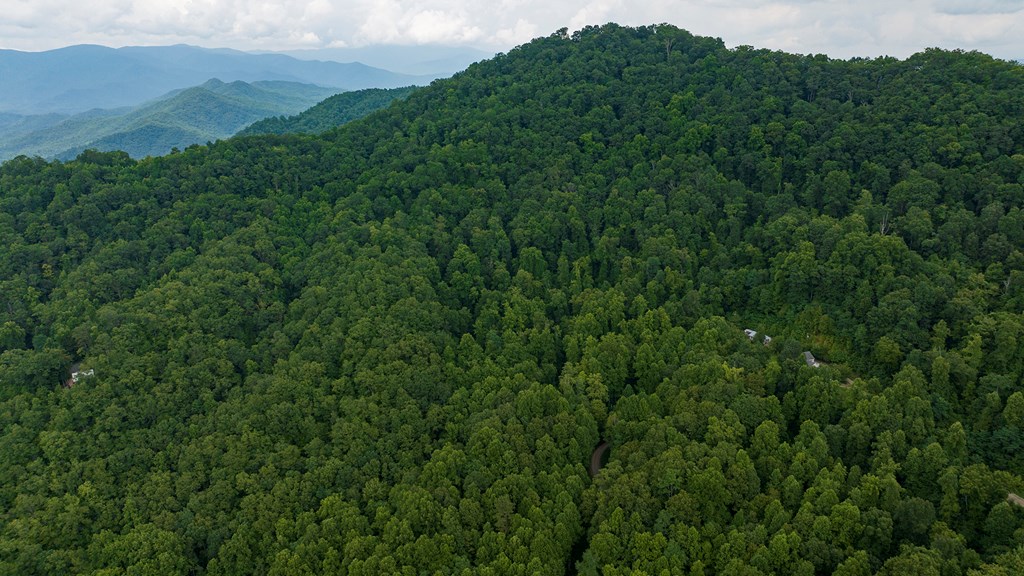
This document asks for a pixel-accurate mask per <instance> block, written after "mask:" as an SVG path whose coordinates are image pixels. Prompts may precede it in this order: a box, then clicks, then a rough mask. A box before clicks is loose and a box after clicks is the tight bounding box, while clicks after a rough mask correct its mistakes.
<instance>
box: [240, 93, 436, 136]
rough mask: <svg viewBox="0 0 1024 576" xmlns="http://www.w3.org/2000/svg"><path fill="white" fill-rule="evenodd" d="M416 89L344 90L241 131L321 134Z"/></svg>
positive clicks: (253, 133)
mask: <svg viewBox="0 0 1024 576" xmlns="http://www.w3.org/2000/svg"><path fill="white" fill-rule="evenodd" d="M417 88H418V87H417V86H406V87H405V88H390V89H389V88H367V89H365V90H354V91H352V92H342V93H341V94H335V95H333V96H331V97H329V98H327V99H325V100H324V101H323V102H320V103H319V104H317V105H316V106H313V107H312V108H310V109H308V110H305V111H303V112H301V113H300V114H296V115H295V116H274V117H271V118H264V119H262V120H260V121H258V122H253V123H252V124H251V125H250V126H247V127H246V128H245V129H243V130H241V131H240V132H238V134H239V135H241V136H252V135H256V134H320V133H323V132H326V131H328V130H330V129H331V128H337V127H338V126H341V125H342V124H345V123H348V122H351V121H353V120H357V119H359V118H362V117H363V116H366V115H368V114H371V113H373V112H376V111H377V110H380V109H381V108H385V107H387V106H388V105H390V104H391V102H392V101H394V100H404V99H405V98H407V97H408V96H409V94H412V93H413V91H414V90H416V89H417Z"/></svg>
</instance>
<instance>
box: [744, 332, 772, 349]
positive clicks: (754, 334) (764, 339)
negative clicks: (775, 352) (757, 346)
mask: <svg viewBox="0 0 1024 576" xmlns="http://www.w3.org/2000/svg"><path fill="white" fill-rule="evenodd" d="M743 333H744V334H746V335H747V338H749V339H750V341H751V342H754V341H756V340H757V330H751V329H750V328H747V329H746V330H744V331H743ZM771 341H772V337H771V336H762V337H761V343H762V344H764V345H765V346H767V345H768V344H770V343H771Z"/></svg>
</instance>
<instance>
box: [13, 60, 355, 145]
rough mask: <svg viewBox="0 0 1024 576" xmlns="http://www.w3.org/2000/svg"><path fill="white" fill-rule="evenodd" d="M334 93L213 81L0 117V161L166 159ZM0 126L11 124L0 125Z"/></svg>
mask: <svg viewBox="0 0 1024 576" xmlns="http://www.w3.org/2000/svg"><path fill="white" fill-rule="evenodd" d="M337 92H338V90H337V89H335V88H325V87H322V86H316V85H312V84H300V83H295V82H282V81H261V82H253V83H246V82H241V81H234V82H222V81H221V80H216V79H215V80H210V81H207V82H205V83H204V84H202V85H200V86H194V87H191V88H187V89H184V90H174V91H171V92H169V93H167V94H165V95H163V96H162V97H160V98H158V99H155V100H153V101H150V102H147V103H145V104H142V105H139V106H135V107H123V108H117V109H94V110H90V111H87V112H83V113H80V114H75V115H73V116H66V117H61V116H57V115H52V114H51V115H46V116H31V117H21V118H20V120H19V119H18V118H16V117H14V115H10V114H7V115H0V129H2V133H0V159H7V158H12V157H14V156H17V155H20V154H24V155H26V156H42V157H44V158H54V157H56V158H61V159H66V158H69V157H74V156H76V155H77V154H78V153H79V152H81V151H82V150H85V149H86V148H95V149H98V150H124V151H126V152H128V154H130V155H131V156H133V157H135V158H140V157H144V156H154V155H160V154H166V153H167V152H169V151H170V150H171V149H172V148H185V147H187V146H190V145H192V144H198V143H205V142H207V141H212V140H218V139H221V138H227V137H228V136H231V135H232V134H234V133H235V132H238V131H239V130H241V129H242V128H244V127H246V126H248V125H250V124H252V123H253V122H255V121H257V120H260V119H263V118H267V117H271V116H280V115H282V114H296V113H298V112H301V111H303V110H306V109H308V108H309V107H311V106H313V105H314V104H316V103H317V102H320V101H322V100H324V99H325V98H327V97H328V96H331V95H333V94H335V93H337ZM4 122H7V123H8V124H9V126H8V127H6V128H4ZM26 126H27V127H33V126H35V127H37V129H34V130H26V129H25V127H26Z"/></svg>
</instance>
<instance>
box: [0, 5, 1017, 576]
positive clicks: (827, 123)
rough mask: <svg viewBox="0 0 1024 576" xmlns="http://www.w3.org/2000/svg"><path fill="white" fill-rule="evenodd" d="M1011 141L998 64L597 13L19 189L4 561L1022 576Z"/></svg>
mask: <svg viewBox="0 0 1024 576" xmlns="http://www.w3.org/2000/svg"><path fill="white" fill-rule="evenodd" d="M1021 117H1024V71H1022V69H1021V67H1020V66H1018V65H1015V64H1011V63H1006V62H1002V61H997V60H993V59H992V58H990V57H988V56H985V55H983V54H979V53H961V52H947V51H941V50H926V51H924V52H921V53H919V54H916V55H914V56H912V57H910V58H909V59H907V60H896V59H891V58H882V59H876V60H852V61H838V60H830V59H828V58H826V57H824V56H798V55H789V54H784V53H780V52H770V51H766V50H756V49H753V48H750V47H740V48H737V49H732V50H730V49H726V48H725V47H724V46H723V44H722V43H721V42H720V41H719V40H714V39H709V38H700V37H694V36H692V35H690V34H689V33H687V32H685V31H682V30H678V29H675V28H672V27H670V26H665V25H661V26H654V27H642V28H636V29H634V28H623V27H618V26H615V25H608V26H604V27H601V28H586V29H584V30H582V31H580V32H578V33H575V34H572V35H571V36H570V35H567V34H565V33H564V31H562V32H559V33H556V34H554V35H552V36H550V37H547V38H542V39H538V40H535V41H533V42H531V43H529V44H527V45H524V46H522V47H520V48H517V49H515V50H512V51H511V52H509V53H508V54H503V55H498V56H497V57H495V58H494V59H492V60H489V61H486V62H483V63H480V64H476V65H474V66H472V67H470V68H469V69H467V70H466V71H465V72H463V73H460V74H458V75H456V76H455V77H453V78H451V79H449V80H443V81H436V82H435V83H433V84H432V85H431V86H429V87H427V88H424V89H421V90H418V91H416V92H415V93H413V94H411V95H410V96H409V97H408V98H407V99H406V100H405V101H403V102H400V103H396V104H394V105H392V106H390V107H388V108H387V109H384V110H382V111H379V112H377V113H375V114H372V115H370V116H368V117H366V118H364V119H362V120H357V121H354V122H351V123H349V124H347V125H345V126H343V127H341V128H339V129H337V130H333V131H330V132H327V133H326V134H324V135H322V136H318V137H314V136H256V137H244V138H234V139H230V140H227V141H223V142H218V143H216V144H214V145H212V146H209V147H193V148H189V149H188V150H185V151H183V152H181V153H177V154H171V155H168V156H165V157H159V158H149V159H146V160H143V161H139V162H136V161H133V160H131V159H130V158H129V157H128V156H126V155H125V154H123V153H96V152H85V153H83V154H82V155H80V156H79V157H78V158H77V159H76V160H74V161H70V162H66V163H61V162H51V163H47V162H43V161H41V160H38V159H34V160H33V159H26V158H18V159H15V160H12V161H10V162H7V163H6V164H4V165H3V166H2V167H0V351H2V353H0V430H2V433H0V462H2V464H3V465H2V466H0V574H21V575H28V574H66V573H95V574H104V575H108V574H111V575H112V574H210V575H222V574H288V575H296V574H350V575H370V574H381V575H385V574H387V575H390V574H409V575H417V574H430V575H433V574H466V575H469V574H480V575H504V574H523V575H525V574H552V575H560V574H577V573H578V574H587V575H596V574H605V575H616V574H621V575H625V574H631V575H643V574H648V575H652V576H653V575H661V574H704V575H712V574H729V575H744V576H746V575H750V576H756V575H768V574H778V575H790V574H797V575H808V576H810V575H814V574H839V575H843V576H861V575H871V574H879V575H886V576H888V575H903V574H920V575H929V576H931V575H934V576H955V575H963V576H969V575H970V576H980V575H1010V574H1019V573H1021V571H1022V569H1024V508H1021V507H1020V506H1019V505H1018V504H1016V502H1017V500H1015V499H1014V498H1013V497H1011V494H1013V495H1016V494H1021V495H1024V452H1022V449H1024V432H1022V430H1024V393H1022V391H1021V385H1022V381H1021V374H1022V372H1024V344H1022V343H1024V317H1022V313H1024V253H1022V246H1024V212H1022V203H1024V190H1022V186H1024V124H1022V123H1021V122H1020V118H1021ZM744 329H750V330H755V331H757V332H758V334H757V335H756V336H754V337H753V338H748V336H747V335H746V334H745V333H744ZM763 335H769V336H771V341H770V342H768V343H767V344H765V343H764V340H763V339H762V336H763ZM804 352H810V353H812V354H813V356H814V357H816V358H817V360H818V361H820V362H819V363H818V365H817V366H816V367H815V366H811V365H809V364H808V362H806V361H805V357H804V355H803V353H804ZM73 364H75V365H76V370H77V371H78V372H79V374H82V373H87V371H88V370H92V371H93V375H92V376H91V377H85V376H82V377H80V378H79V380H78V382H77V383H74V382H70V383H65V382H66V381H67V380H68V374H69V368H70V366H72V365H73ZM69 384H70V385H69ZM602 440H605V441H608V442H609V444H610V450H609V452H608V453H607V454H608V455H607V463H606V464H605V465H604V467H603V468H602V469H601V470H600V472H598V474H597V475H596V476H595V477H593V478H591V476H590V475H589V474H588V471H587V465H588V463H589V460H590V457H591V453H592V451H593V449H594V447H595V446H596V445H597V444H598V443H599V442H600V441H602Z"/></svg>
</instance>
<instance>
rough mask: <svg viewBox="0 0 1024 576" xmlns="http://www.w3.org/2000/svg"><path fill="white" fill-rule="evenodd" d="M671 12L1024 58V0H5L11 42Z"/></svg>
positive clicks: (443, 25)
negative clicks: (850, 0)
mask: <svg viewBox="0 0 1024 576" xmlns="http://www.w3.org/2000/svg"><path fill="white" fill-rule="evenodd" d="M606 22H617V23H619V24H623V25H643V24H657V23H663V22H664V23H668V24H673V25H675V26H678V27H680V28H684V29H686V30H689V31H690V32H692V33H694V34H697V35H701V36H715V37H719V38H722V39H723V40H724V41H725V43H726V45H728V46H737V45H742V44H746V45H750V46H754V47H756V48H770V49H777V50H785V51H787V52H797V53H802V54H808V53H816V54H821V53H823V54H828V55H829V56H832V57H836V58H849V57H854V56H860V57H874V56H880V55H891V56H897V57H905V56H909V55H910V54H913V53H914V52H918V51H920V50H922V49H924V48H927V47H934V46H937V47H941V48H962V49H965V50H980V51H982V52H986V53H989V54H992V55H994V56H997V57H1000V58H1006V59H1014V60H1024V0H859V1H857V2H848V1H845V0H789V1H771V0H745V1H744V0H703V1H690V0H632V1H630V0H589V1H584V0H276V1H269V0H4V9H3V10H0V48H11V49H16V50H29V51H37V50H48V49H52V48H58V47H61V46H66V45H69V44H82V43H91V44H102V45H106V46H115V47H116V46H125V45H164V44H176V43H187V44H194V45H198V46H205V47H209V48H221V47H225V48H236V49H240V50H294V49H303V48H328V47H357V46H368V45H377V44H413V45H421V44H440V45H447V46H472V47H476V48H482V49H485V50H490V51H506V50H508V49H509V48H512V47H514V46H516V45H518V44H521V43H524V42H527V41H529V40H530V39H532V38H535V37H538V36H547V35H550V34H551V33H553V32H554V31H556V30H558V29H559V28H562V27H566V28H569V30H570V31H573V30H577V29H579V28H581V27H583V26H586V25H594V24H604V23H606Z"/></svg>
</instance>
